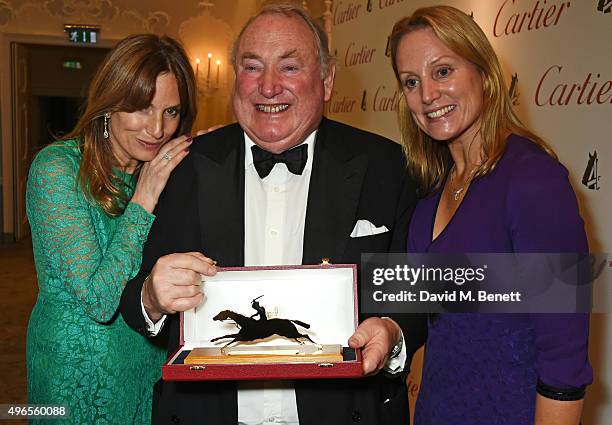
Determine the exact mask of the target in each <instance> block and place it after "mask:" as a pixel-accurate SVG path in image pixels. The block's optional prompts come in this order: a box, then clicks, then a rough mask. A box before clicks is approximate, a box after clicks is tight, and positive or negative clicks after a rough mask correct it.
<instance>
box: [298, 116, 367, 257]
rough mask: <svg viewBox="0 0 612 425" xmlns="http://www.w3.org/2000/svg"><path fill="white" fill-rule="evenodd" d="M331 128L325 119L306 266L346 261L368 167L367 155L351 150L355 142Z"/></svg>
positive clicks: (310, 205)
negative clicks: (352, 142)
mask: <svg viewBox="0 0 612 425" xmlns="http://www.w3.org/2000/svg"><path fill="white" fill-rule="evenodd" d="M331 127H332V124H331V123H330V122H329V121H328V120H327V119H326V118H323V120H322V121H321V125H320V126H319V130H318V132H317V138H316V143H315V151H314V152H315V153H314V158H313V165H312V175H311V178H310V187H309V190H308V206H307V208H306V223H305V226H304V251H303V255H302V263H303V264H318V263H320V262H321V259H322V258H330V259H331V261H332V262H336V263H339V262H342V261H343V260H342V258H343V253H344V250H345V247H346V243H347V241H348V238H349V235H350V233H351V231H352V230H353V226H354V224H355V220H356V215H357V207H358V205H359V197H360V193H361V186H362V183H363V178H364V176H365V172H366V169H367V166H368V157H367V155H366V154H364V153H359V152H355V151H354V150H353V149H351V140H345V139H344V138H343V136H344V135H343V134H341V132H339V131H334V129H333V128H331Z"/></svg>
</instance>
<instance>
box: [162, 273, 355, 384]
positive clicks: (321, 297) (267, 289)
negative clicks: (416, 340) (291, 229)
mask: <svg viewBox="0 0 612 425" xmlns="http://www.w3.org/2000/svg"><path fill="white" fill-rule="evenodd" d="M202 287H203V291H204V295H205V297H204V301H203V302H202V304H201V305H200V306H198V307H196V308H195V309H192V310H189V311H186V312H185V313H182V314H181V316H180V320H181V345H180V347H179V349H178V350H177V351H176V352H175V353H174V354H173V355H172V356H170V358H169V359H168V361H167V362H166V364H165V365H164V366H163V368H162V378H163V379H164V380H167V381H209V380H258V379H269V380H272V379H321V378H357V377H360V376H362V373H363V372H362V364H361V351H360V350H354V349H352V348H349V347H348V346H347V341H348V339H349V337H350V336H351V335H352V334H353V332H354V331H355V329H356V327H357V324H358V318H357V306H358V304H357V267H356V266H355V265H354V264H322V265H317V266H277V267H239V268H238V267H236V268H220V269H219V272H218V273H217V275H216V276H214V277H212V278H211V277H205V278H203V282H202ZM255 299H257V302H258V303H259V304H260V306H262V307H264V308H265V310H266V312H267V317H268V321H269V320H270V319H273V318H278V319H290V320H291V321H292V322H291V323H294V324H296V322H298V323H297V324H296V329H297V331H298V332H299V333H300V334H302V335H308V337H310V338H311V339H312V340H313V341H314V342H315V343H316V344H313V343H312V342H310V341H308V340H307V339H306V338H300V339H299V341H300V342H303V343H299V342H298V341H296V340H294V339H289V338H285V337H280V336H278V335H273V336H271V337H268V338H265V339H263V340H257V341H254V342H241V343H238V344H236V343H234V344H231V345H230V346H228V348H227V349H226V351H225V352H223V353H222V354H221V351H220V349H221V348H222V347H224V346H225V345H226V344H227V343H228V342H230V341H231V340H232V338H227V339H222V340H220V341H216V342H213V341H211V340H213V339H215V338H218V337H221V336H224V335H231V334H236V333H238V332H240V331H242V329H243V328H241V327H239V326H238V325H237V322H236V321H235V320H214V319H213V318H214V317H215V316H219V315H222V316H223V317H225V316H226V314H225V313H222V312H224V311H226V310H230V311H231V312H235V313H238V314H240V315H242V316H246V317H247V318H251V317H252V316H254V315H255V314H256V310H254V308H253V307H252V305H251V303H252V302H253V300H255ZM258 319H259V317H258V316H255V317H254V320H258ZM239 320H242V321H243V322H244V318H242V319H239ZM249 320H250V322H249ZM248 323H251V325H252V319H247V320H246V322H244V324H245V327H247V326H246V324H248ZM275 323H276V322H275ZM302 325H310V327H309V328H306V327H304V326H302ZM249 327H252V326H249ZM321 347H335V348H336V350H337V351H336V355H335V358H336V361H330V360H329V359H327V360H325V361H317V360H313V358H312V357H310V358H308V357H307V356H306V357H300V358H299V359H298V358H296V357H295V356H293V355H289V357H288V358H287V354H286V353H292V352H293V351H294V350H301V351H300V354H301V353H302V351H308V350H311V351H316V352H317V353H320V352H321ZM196 349H197V350H196ZM193 350H196V351H194V354H195V353H199V352H202V351H206V352H209V351H210V352H212V351H215V352H219V353H220V354H219V355H217V357H215V359H221V360H222V361H221V362H219V361H216V360H215V361H212V360H211V361H210V362H207V361H206V359H207V358H209V357H195V360H194V358H193V357H191V358H189V357H188V356H189V355H190V353H192V351H193ZM232 350H238V351H240V353H242V352H255V353H258V354H261V353H262V352H263V353H270V352H272V353H274V355H276V354H279V353H280V354H282V355H281V356H280V357H275V359H274V360H273V361H269V360H267V359H268V358H269V357H270V356H268V355H266V356H262V357H263V359H262V357H260V358H258V359H257V361H256V362H252V361H249V360H248V359H244V360H243V359H242V356H241V355H237V356H234V355H232V354H229V355H228V354H227V353H228V352H231V351H232ZM249 350H250V351H249ZM317 350H319V351H317ZM234 354H235V353H234ZM255 357H257V356H255ZM272 357H274V356H272ZM298 357H299V355H298ZM285 358H287V360H288V361H284V360H283V359H285ZM322 358H323V357H322ZM186 359H187V360H186ZM194 361H195V363H194Z"/></svg>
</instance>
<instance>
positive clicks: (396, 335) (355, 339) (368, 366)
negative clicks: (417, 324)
mask: <svg viewBox="0 0 612 425" xmlns="http://www.w3.org/2000/svg"><path fill="white" fill-rule="evenodd" d="M400 335H401V329H400V327H399V325H398V324H397V323H395V322H394V321H393V320H390V319H381V318H378V317H370V318H369V319H366V320H364V321H363V322H362V323H361V324H360V325H359V326H358V327H357V330H355V333H354V334H353V335H352V336H351V337H350V338H349V341H348V343H349V347H352V348H363V349H362V351H361V354H362V361H363V373H364V374H365V375H374V374H376V373H378V372H379V371H380V370H381V369H382V368H383V367H384V366H385V364H386V363H387V360H388V358H389V353H390V352H391V350H393V347H394V346H395V344H397V343H398V342H399V340H400Z"/></svg>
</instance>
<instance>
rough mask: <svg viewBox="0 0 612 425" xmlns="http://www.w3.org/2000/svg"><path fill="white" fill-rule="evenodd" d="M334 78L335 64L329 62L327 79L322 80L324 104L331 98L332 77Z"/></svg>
mask: <svg viewBox="0 0 612 425" xmlns="http://www.w3.org/2000/svg"><path fill="white" fill-rule="evenodd" d="M335 76H336V63H335V62H334V61H331V63H330V64H329V68H328V70H327V77H325V79H323V88H324V89H325V97H324V100H325V102H328V101H329V99H331V97H332V91H333V89H334V77H335Z"/></svg>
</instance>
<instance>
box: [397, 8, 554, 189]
mask: <svg viewBox="0 0 612 425" xmlns="http://www.w3.org/2000/svg"><path fill="white" fill-rule="evenodd" d="M426 28H430V29H431V30H432V31H433V32H434V34H435V35H436V36H437V37H438V38H439V39H440V41H442V42H443V43H444V44H445V45H446V46H448V48H450V49H451V50H452V51H453V52H454V53H456V54H457V55H459V56H461V57H462V58H464V59H466V60H467V61H469V62H471V63H473V64H474V65H475V66H476V67H477V68H478V70H479V71H480V73H481V75H482V78H483V105H482V115H481V117H480V129H479V132H480V135H481V138H482V149H483V153H484V161H483V163H482V164H481V165H480V167H479V168H478V169H477V170H476V172H475V176H477V177H479V176H483V175H485V174H487V173H489V172H491V171H492V170H493V169H494V168H495V166H496V165H497V162H498V161H499V160H500V158H501V156H502V155H503V153H504V150H505V149H506V138H507V137H508V135H509V134H511V133H514V134H517V135H520V136H523V137H527V138H529V139H531V140H532V141H534V142H535V143H536V144H538V145H539V146H540V147H541V148H542V149H543V150H544V151H545V152H547V153H548V154H549V155H551V156H553V157H556V156H555V153H554V152H553V150H552V148H550V146H548V144H547V143H546V142H544V140H542V139H541V138H540V137H538V136H537V135H535V134H534V133H533V132H532V131H530V130H529V129H527V128H526V127H525V126H524V125H523V124H522V123H521V121H520V119H519V118H518V116H517V115H516V114H515V113H514V110H513V109H512V102H511V100H510V95H509V93H508V89H507V87H506V83H505V81H504V77H503V73H502V69H501V65H500V63H499V59H498V58H497V55H496V54H495V51H494V50H493V47H492V46H491V44H490V43H489V40H487V37H486V35H485V34H484V33H483V32H482V30H481V29H480V27H479V26H478V25H477V24H476V22H474V20H473V19H472V17H471V16H469V15H466V14H465V13H463V12H462V11H460V10H458V9H456V8H454V7H450V6H434V7H424V8H421V9H417V10H416V11H414V13H413V14H412V15H411V16H409V17H406V18H403V19H401V20H399V21H398V22H397V23H396V24H395V25H394V26H393V31H392V32H391V38H390V48H391V61H392V66H393V71H394V72H395V76H396V78H397V80H398V82H400V79H399V74H398V69H397V61H396V59H397V54H398V51H397V49H398V46H399V43H400V41H401V40H402V38H403V37H404V36H405V35H407V34H409V33H411V32H413V31H416V30H422V29H426ZM400 88H401V82H400ZM399 122H400V129H401V132H402V146H403V148H404V153H405V154H406V157H407V160H408V164H409V167H410V170H411V172H412V173H413V175H414V176H415V178H416V179H417V180H418V182H419V186H420V191H421V194H426V193H430V192H432V191H434V190H436V189H438V188H439V187H440V185H441V184H442V182H443V180H444V176H445V175H446V173H447V172H448V171H449V168H450V167H451V164H452V161H451V157H450V152H449V150H448V147H447V146H446V145H445V144H442V143H436V141H434V140H433V139H432V138H431V137H429V136H428V135H427V134H426V133H424V132H423V131H422V130H421V129H420V128H419V127H418V126H417V124H416V122H415V121H414V120H413V118H412V116H411V114H410V113H409V111H408V106H407V105H406V100H405V98H404V96H401V98H400V103H399Z"/></svg>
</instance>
